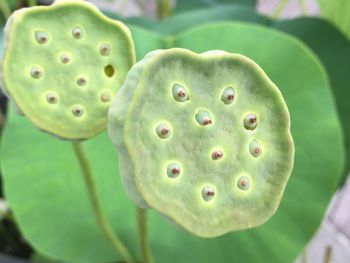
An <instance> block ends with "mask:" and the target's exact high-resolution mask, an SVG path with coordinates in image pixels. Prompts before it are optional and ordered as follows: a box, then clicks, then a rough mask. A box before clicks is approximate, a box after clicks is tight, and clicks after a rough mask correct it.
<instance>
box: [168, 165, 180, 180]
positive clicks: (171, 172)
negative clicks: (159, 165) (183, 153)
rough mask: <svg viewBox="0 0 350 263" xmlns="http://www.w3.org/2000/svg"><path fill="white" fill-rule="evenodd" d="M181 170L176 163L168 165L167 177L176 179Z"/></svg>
mask: <svg viewBox="0 0 350 263" xmlns="http://www.w3.org/2000/svg"><path fill="white" fill-rule="evenodd" d="M180 173H181V168H180V165H178V164H177V163H170V164H168V167H167V175H168V177H170V178H176V177H178V176H179V175H180Z"/></svg>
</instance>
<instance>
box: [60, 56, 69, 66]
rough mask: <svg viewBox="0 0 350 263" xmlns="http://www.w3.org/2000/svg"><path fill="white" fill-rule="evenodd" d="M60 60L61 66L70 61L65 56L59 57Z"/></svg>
mask: <svg viewBox="0 0 350 263" xmlns="http://www.w3.org/2000/svg"><path fill="white" fill-rule="evenodd" d="M60 59H61V62H62V63H63V64H67V63H69V61H70V57H69V56H68V55H66V54H62V55H61V56H60Z"/></svg>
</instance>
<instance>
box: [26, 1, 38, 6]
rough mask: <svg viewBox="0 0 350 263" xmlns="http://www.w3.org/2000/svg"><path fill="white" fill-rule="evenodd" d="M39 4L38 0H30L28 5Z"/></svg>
mask: <svg viewBox="0 0 350 263" xmlns="http://www.w3.org/2000/svg"><path fill="white" fill-rule="evenodd" d="M36 5H38V1H36V0H28V6H36Z"/></svg>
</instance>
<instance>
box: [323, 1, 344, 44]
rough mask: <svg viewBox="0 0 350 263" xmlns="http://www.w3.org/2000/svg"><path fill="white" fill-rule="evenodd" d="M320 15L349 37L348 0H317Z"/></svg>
mask: <svg viewBox="0 0 350 263" xmlns="http://www.w3.org/2000/svg"><path fill="white" fill-rule="evenodd" d="M318 3H319V5H320V10H321V15H322V16H324V17H325V18H327V19H328V20H329V21H331V22H332V23H333V24H334V25H336V26H338V27H339V28H340V30H342V31H343V33H344V34H345V35H347V37H348V39H350V1H349V0H331V1H330V0H318Z"/></svg>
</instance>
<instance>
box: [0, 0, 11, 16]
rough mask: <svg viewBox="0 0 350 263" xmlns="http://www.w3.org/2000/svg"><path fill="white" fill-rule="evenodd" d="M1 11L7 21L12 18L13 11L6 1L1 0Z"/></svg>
mask: <svg viewBox="0 0 350 263" xmlns="http://www.w3.org/2000/svg"><path fill="white" fill-rule="evenodd" d="M0 10H1V13H2V14H3V15H4V17H5V18H6V19H7V18H9V17H10V15H11V9H10V6H9V4H8V3H7V1H6V0H0Z"/></svg>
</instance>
